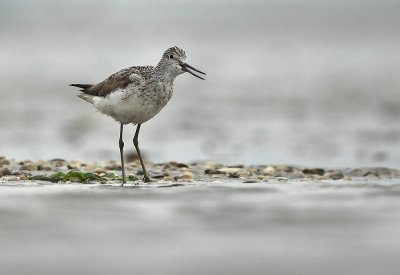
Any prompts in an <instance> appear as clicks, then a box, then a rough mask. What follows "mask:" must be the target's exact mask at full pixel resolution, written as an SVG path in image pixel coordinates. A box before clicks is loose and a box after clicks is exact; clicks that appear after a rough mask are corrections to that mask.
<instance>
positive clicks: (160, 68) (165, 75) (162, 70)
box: [155, 61, 179, 85]
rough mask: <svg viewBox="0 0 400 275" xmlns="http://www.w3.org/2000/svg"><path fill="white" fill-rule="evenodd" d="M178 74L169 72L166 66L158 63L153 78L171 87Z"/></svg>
mask: <svg viewBox="0 0 400 275" xmlns="http://www.w3.org/2000/svg"><path fill="white" fill-rule="evenodd" d="M178 74H179V73H177V72H175V71H173V70H171V69H170V68H169V67H167V65H166V64H165V63H163V62H161V61H160V63H158V65H157V66H156V67H155V77H157V79H158V81H159V82H163V83H165V84H170V85H172V84H173V82H174V80H175V78H176V77H177V76H178Z"/></svg>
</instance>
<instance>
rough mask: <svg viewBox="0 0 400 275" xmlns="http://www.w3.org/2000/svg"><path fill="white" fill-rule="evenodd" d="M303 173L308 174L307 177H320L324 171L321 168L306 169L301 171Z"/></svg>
mask: <svg viewBox="0 0 400 275" xmlns="http://www.w3.org/2000/svg"><path fill="white" fill-rule="evenodd" d="M303 173H304V174H308V175H320V176H322V175H323V174H324V173H325V170H324V169H322V168H306V169H303Z"/></svg>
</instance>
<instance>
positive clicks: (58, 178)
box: [28, 171, 138, 183]
mask: <svg viewBox="0 0 400 275" xmlns="http://www.w3.org/2000/svg"><path fill="white" fill-rule="evenodd" d="M28 179H29V180H41V181H49V182H53V183H56V182H66V181H71V182H80V183H91V182H93V181H96V182H106V181H110V180H122V178H121V177H120V176H118V175H116V174H114V173H106V174H105V175H103V176H99V175H98V174H95V173H88V172H80V171H69V172H68V173H62V172H57V173H54V174H49V175H35V176H30V177H28ZM127 180H129V181H136V180H138V178H137V177H135V176H128V177H127Z"/></svg>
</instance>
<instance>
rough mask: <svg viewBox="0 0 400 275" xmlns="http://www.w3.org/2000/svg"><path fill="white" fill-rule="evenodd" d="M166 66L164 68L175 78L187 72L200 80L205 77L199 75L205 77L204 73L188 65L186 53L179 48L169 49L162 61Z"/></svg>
mask: <svg viewBox="0 0 400 275" xmlns="http://www.w3.org/2000/svg"><path fill="white" fill-rule="evenodd" d="M160 63H162V64H163V65H164V68H165V69H166V70H168V71H169V72H170V73H171V74H173V75H174V76H178V75H180V74H183V73H185V72H188V73H190V74H192V75H194V76H195V77H198V78H200V79H203V80H204V78H203V77H201V76H199V75H198V74H196V73H195V72H197V73H200V74H203V75H205V73H203V72H202V71H199V70H197V69H195V68H193V67H192V66H190V65H189V64H187V63H186V53H185V51H184V50H182V49H180V48H178V47H176V46H175V47H171V48H169V49H167V50H166V51H165V52H164V54H163V57H162V59H161V61H160Z"/></svg>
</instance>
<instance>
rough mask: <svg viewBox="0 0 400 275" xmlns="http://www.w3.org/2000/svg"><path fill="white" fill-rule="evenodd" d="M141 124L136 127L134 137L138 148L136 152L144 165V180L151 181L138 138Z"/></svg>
mask: <svg viewBox="0 0 400 275" xmlns="http://www.w3.org/2000/svg"><path fill="white" fill-rule="evenodd" d="M140 125H141V124H138V126H137V127H136V132H135V136H134V137H133V145H135V149H136V152H137V154H138V157H139V160H140V164H141V165H142V169H143V181H144V182H151V179H150V177H149V175H148V174H147V171H146V167H145V166H144V162H143V159H142V155H141V154H140V149H139V140H138V137H139V131H140Z"/></svg>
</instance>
